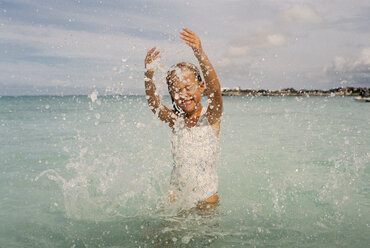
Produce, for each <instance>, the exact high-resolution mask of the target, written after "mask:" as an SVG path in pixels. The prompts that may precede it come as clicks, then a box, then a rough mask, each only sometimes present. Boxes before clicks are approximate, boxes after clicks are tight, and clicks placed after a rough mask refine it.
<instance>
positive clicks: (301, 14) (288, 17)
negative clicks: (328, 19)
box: [282, 4, 323, 25]
mask: <svg viewBox="0 0 370 248" xmlns="http://www.w3.org/2000/svg"><path fill="white" fill-rule="evenodd" d="M282 18H283V20H284V21H285V22H287V23H295V24H303V25H305V24H320V23H322V22H323V18H322V17H321V15H320V14H319V13H318V12H317V11H316V10H315V9H314V8H313V7H311V6H308V5H305V4H295V5H294V6H293V7H291V8H290V9H288V10H286V11H285V12H284V13H283V14H282Z"/></svg>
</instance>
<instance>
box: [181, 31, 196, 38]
mask: <svg viewBox="0 0 370 248" xmlns="http://www.w3.org/2000/svg"><path fill="white" fill-rule="evenodd" d="M180 34H181V35H183V36H186V37H194V35H191V34H189V33H185V32H180Z"/></svg>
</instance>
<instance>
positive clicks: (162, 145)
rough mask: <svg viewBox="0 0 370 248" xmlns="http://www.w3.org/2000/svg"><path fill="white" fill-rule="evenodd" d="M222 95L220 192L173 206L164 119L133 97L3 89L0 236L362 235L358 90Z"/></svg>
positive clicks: (365, 174) (366, 169)
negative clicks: (206, 206) (203, 206)
mask: <svg viewBox="0 0 370 248" xmlns="http://www.w3.org/2000/svg"><path fill="white" fill-rule="evenodd" d="M92 100H94V101H92ZM164 101H165V102H166V103H167V104H169V99H168V98H166V97H165V98H164ZM224 106H225V107H224V115H223V120H222V127H221V134H220V145H221V156H220V161H219V164H218V174H219V196H220V203H219V205H218V206H217V207H216V208H215V209H212V210H209V211H199V210H196V209H191V210H189V211H184V212H181V213H178V212H177V211H174V209H171V208H170V207H168V206H167V205H166V197H167V189H168V185H169V177H170V172H171V166H172V157H171V152H170V142H169V139H170V135H171V131H170V129H169V128H168V127H166V125H165V124H163V123H161V122H160V121H159V120H157V119H156V118H155V117H154V116H153V114H152V113H151V111H150V110H149V108H148V106H147V103H146V100H145V98H144V97H142V96H117V97H115V96H106V97H100V96H98V98H97V99H93V98H88V97H87V96H75V97H72V96H68V97H39V96H37V97H36V96H35V97H1V98H0V148H1V149H0V166H1V173H0V177H1V179H0V220H1V221H0V247H367V246H368V244H369V243H370V235H369V233H370V232H369V231H370V226H369V225H370V211H369V210H370V187H369V183H370V129H369V125H370V112H369V109H370V104H369V103H363V102H356V101H354V100H353V98H350V97H254V98H253V97H224Z"/></svg>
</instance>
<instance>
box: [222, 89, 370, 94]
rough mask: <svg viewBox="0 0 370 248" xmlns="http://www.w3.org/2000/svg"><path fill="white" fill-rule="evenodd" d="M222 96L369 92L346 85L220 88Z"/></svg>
mask: <svg viewBox="0 0 370 248" xmlns="http://www.w3.org/2000/svg"><path fill="white" fill-rule="evenodd" d="M221 90H222V95H223V96H359V95H360V93H361V92H362V91H367V92H369V90H370V88H361V87H346V88H341V87H340V88H335V89H330V90H306V89H301V90H296V89H294V88H286V89H281V90H264V89H261V90H254V89H240V87H236V88H233V89H229V88H222V89H221Z"/></svg>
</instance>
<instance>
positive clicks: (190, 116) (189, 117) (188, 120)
mask: <svg viewBox="0 0 370 248" xmlns="http://www.w3.org/2000/svg"><path fill="white" fill-rule="evenodd" d="M202 109H203V106H202V104H200V103H199V105H198V106H197V108H196V109H194V111H193V112H191V113H185V124H186V126H187V127H193V126H195V124H197V122H198V119H199V117H200V113H201V112H202Z"/></svg>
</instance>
